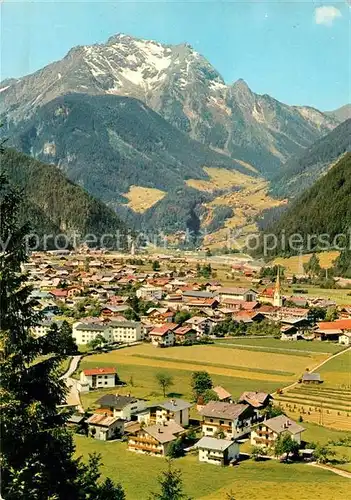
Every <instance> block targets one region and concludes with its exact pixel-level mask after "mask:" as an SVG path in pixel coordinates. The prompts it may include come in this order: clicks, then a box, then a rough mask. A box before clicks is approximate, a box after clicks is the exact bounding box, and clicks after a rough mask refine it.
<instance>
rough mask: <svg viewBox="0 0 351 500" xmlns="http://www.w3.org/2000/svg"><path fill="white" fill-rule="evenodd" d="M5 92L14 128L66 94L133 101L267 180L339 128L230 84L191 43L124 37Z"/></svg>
mask: <svg viewBox="0 0 351 500" xmlns="http://www.w3.org/2000/svg"><path fill="white" fill-rule="evenodd" d="M0 92H1V93H0V113H1V114H3V115H5V114H6V118H7V120H9V121H16V122H18V121H21V120H23V119H24V118H28V117H30V116H31V115H32V114H33V113H34V112H35V111H36V110H37V108H38V107H41V106H43V105H45V104H47V103H49V102H50V101H52V100H53V99H55V98H56V97H58V96H61V95H65V94H67V93H68V92H78V93H82V92H84V93H87V94H91V95H99V94H114V95H122V96H129V97H135V98H137V99H140V100H142V101H143V102H144V103H146V104H147V105H148V106H149V107H150V108H152V109H153V110H154V111H157V112H158V113H160V114H161V115H162V116H163V117H164V118H165V119H166V120H167V121H168V122H170V123H171V124H172V125H174V126H175V127H177V128H178V129H180V130H182V131H184V132H187V133H188V134H190V136H191V137H192V138H194V139H196V140H198V141H200V142H202V143H204V144H206V145H208V146H210V147H211V148H213V149H216V150H220V151H221V152H224V153H225V154H227V155H229V156H231V157H232V158H234V159H239V160H243V161H246V162H249V163H251V164H252V165H253V166H254V167H255V168H256V169H258V170H259V171H260V172H263V173H264V174H265V175H268V176H269V175H271V174H272V173H274V172H275V171H276V170H277V168H278V167H279V166H280V164H281V163H282V162H284V161H286V160H287V159H288V158H289V157H290V156H291V155H293V154H296V153H298V152H300V151H301V150H302V149H303V148H305V147H307V146H309V145H311V144H312V143H313V142H314V141H315V140H316V139H318V138H319V137H321V136H323V135H324V134H326V133H327V132H328V131H330V130H331V129H333V128H334V127H335V126H336V125H337V123H338V122H337V121H336V120H335V119H334V118H332V117H328V116H327V115H325V114H323V113H321V112H320V111H318V110H316V109H313V108H309V107H298V106H287V105H285V104H283V103H280V102H279V101H277V100H275V99H273V98H272V97H270V96H268V95H263V96H261V95H257V94H255V93H253V92H252V91H251V90H250V89H249V87H248V86H247V84H246V83H245V82H244V81H242V80H239V81H237V82H236V83H235V84H233V85H226V84H225V82H224V80H223V78H222V77H221V75H220V74H219V73H218V72H217V71H216V70H215V69H214V68H213V67H212V66H211V64H210V63H209V62H208V61H207V60H206V59H205V58H204V57H203V56H201V55H200V54H199V53H198V52H196V51H195V50H194V49H192V47H190V46H189V45H187V44H184V45H173V46H171V45H162V44H160V43H157V42H153V41H146V40H140V39H136V38H133V37H131V36H127V35H116V36H114V37H111V38H110V39H109V40H108V42H107V43H106V44H100V45H98V44H97V45H92V46H83V47H75V48H73V49H72V50H71V51H70V52H69V53H68V54H67V55H66V57H64V58H63V59H62V60H61V61H58V62H55V63H52V64H50V65H48V66H46V67H45V68H43V69H42V70H40V71H37V72H36V73H34V74H33V75H29V76H26V77H23V78H21V79H19V80H16V81H7V82H3V84H2V85H1V89H0Z"/></svg>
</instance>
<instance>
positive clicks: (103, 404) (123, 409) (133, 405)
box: [95, 394, 146, 420]
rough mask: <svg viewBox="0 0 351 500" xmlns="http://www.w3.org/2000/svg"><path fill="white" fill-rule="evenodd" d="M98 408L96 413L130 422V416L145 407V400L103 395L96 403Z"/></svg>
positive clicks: (117, 395)
mask: <svg viewBox="0 0 351 500" xmlns="http://www.w3.org/2000/svg"><path fill="white" fill-rule="evenodd" d="M96 404H97V405H100V408H99V409H97V410H95V411H96V413H103V414H107V415H110V416H113V417H118V418H120V419H122V420H131V418H132V415H134V414H135V413H137V412H139V411H141V410H143V409H144V408H145V407H146V403H145V400H143V399H137V398H134V397H132V396H121V395H119V394H105V395H104V396H102V397H101V398H100V399H98V400H97V401H96Z"/></svg>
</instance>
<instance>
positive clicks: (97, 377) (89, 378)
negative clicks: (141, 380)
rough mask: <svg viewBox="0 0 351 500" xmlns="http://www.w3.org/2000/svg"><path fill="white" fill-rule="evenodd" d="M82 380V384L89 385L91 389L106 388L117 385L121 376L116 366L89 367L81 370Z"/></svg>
mask: <svg viewBox="0 0 351 500" xmlns="http://www.w3.org/2000/svg"><path fill="white" fill-rule="evenodd" d="M80 382H81V384H82V385H88V386H89V388H90V389H104V388H107V387H115V386H116V385H117V384H118V382H119V378H118V376H117V372H116V368H114V367H109V368H108V367H106V368H88V369H86V370H82V371H81V372H80Z"/></svg>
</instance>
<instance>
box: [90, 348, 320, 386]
mask: <svg viewBox="0 0 351 500" xmlns="http://www.w3.org/2000/svg"><path fill="white" fill-rule="evenodd" d="M327 356H328V355H327V354H324V353H313V354H310V356H308V357H306V356H297V355H294V356H290V355H289V354H284V353H283V354H282V353H280V352H277V353H275V352H274V353H271V352H261V351H257V352H255V351H252V350H250V351H246V350H243V349H235V348H226V349H223V348H221V347H220V346H216V345H198V346H189V347H172V348H171V349H157V348H155V347H154V346H152V345H151V344H141V345H138V346H134V347H129V348H127V349H121V350H116V351H111V352H109V353H106V354H99V355H96V356H90V357H89V358H88V359H87V360H84V362H83V364H82V366H83V365H84V363H89V365H90V366H91V365H92V364H93V363H95V364H96V365H97V366H99V365H100V364H101V363H103V364H104V365H107V364H109V363H110V364H117V365H119V366H121V365H124V364H127V365H135V366H149V367H154V369H159V370H166V369H169V370H188V371H191V372H192V371H196V370H199V369H201V367H203V368H204V369H206V370H207V371H208V372H209V373H210V374H212V375H213V376H226V377H235V378H246V379H249V380H257V381H270V382H276V383H277V384H278V386H279V387H280V386H282V385H287V384H288V383H289V382H293V381H295V380H296V379H297V378H298V377H300V376H301V374H302V373H303V372H304V371H305V370H306V368H309V369H311V368H313V367H314V366H316V365H317V364H318V363H320V362H321V361H323V360H324V359H326V357H327Z"/></svg>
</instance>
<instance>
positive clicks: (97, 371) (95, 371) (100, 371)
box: [83, 367, 116, 376]
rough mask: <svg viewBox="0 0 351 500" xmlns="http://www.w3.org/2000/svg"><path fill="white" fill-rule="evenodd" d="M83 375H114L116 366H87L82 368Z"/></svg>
mask: <svg viewBox="0 0 351 500" xmlns="http://www.w3.org/2000/svg"><path fill="white" fill-rule="evenodd" d="M83 373H84V375H87V376H91V375H114V374H115V373H116V368H113V367H110V368H87V369H86V370H83Z"/></svg>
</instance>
